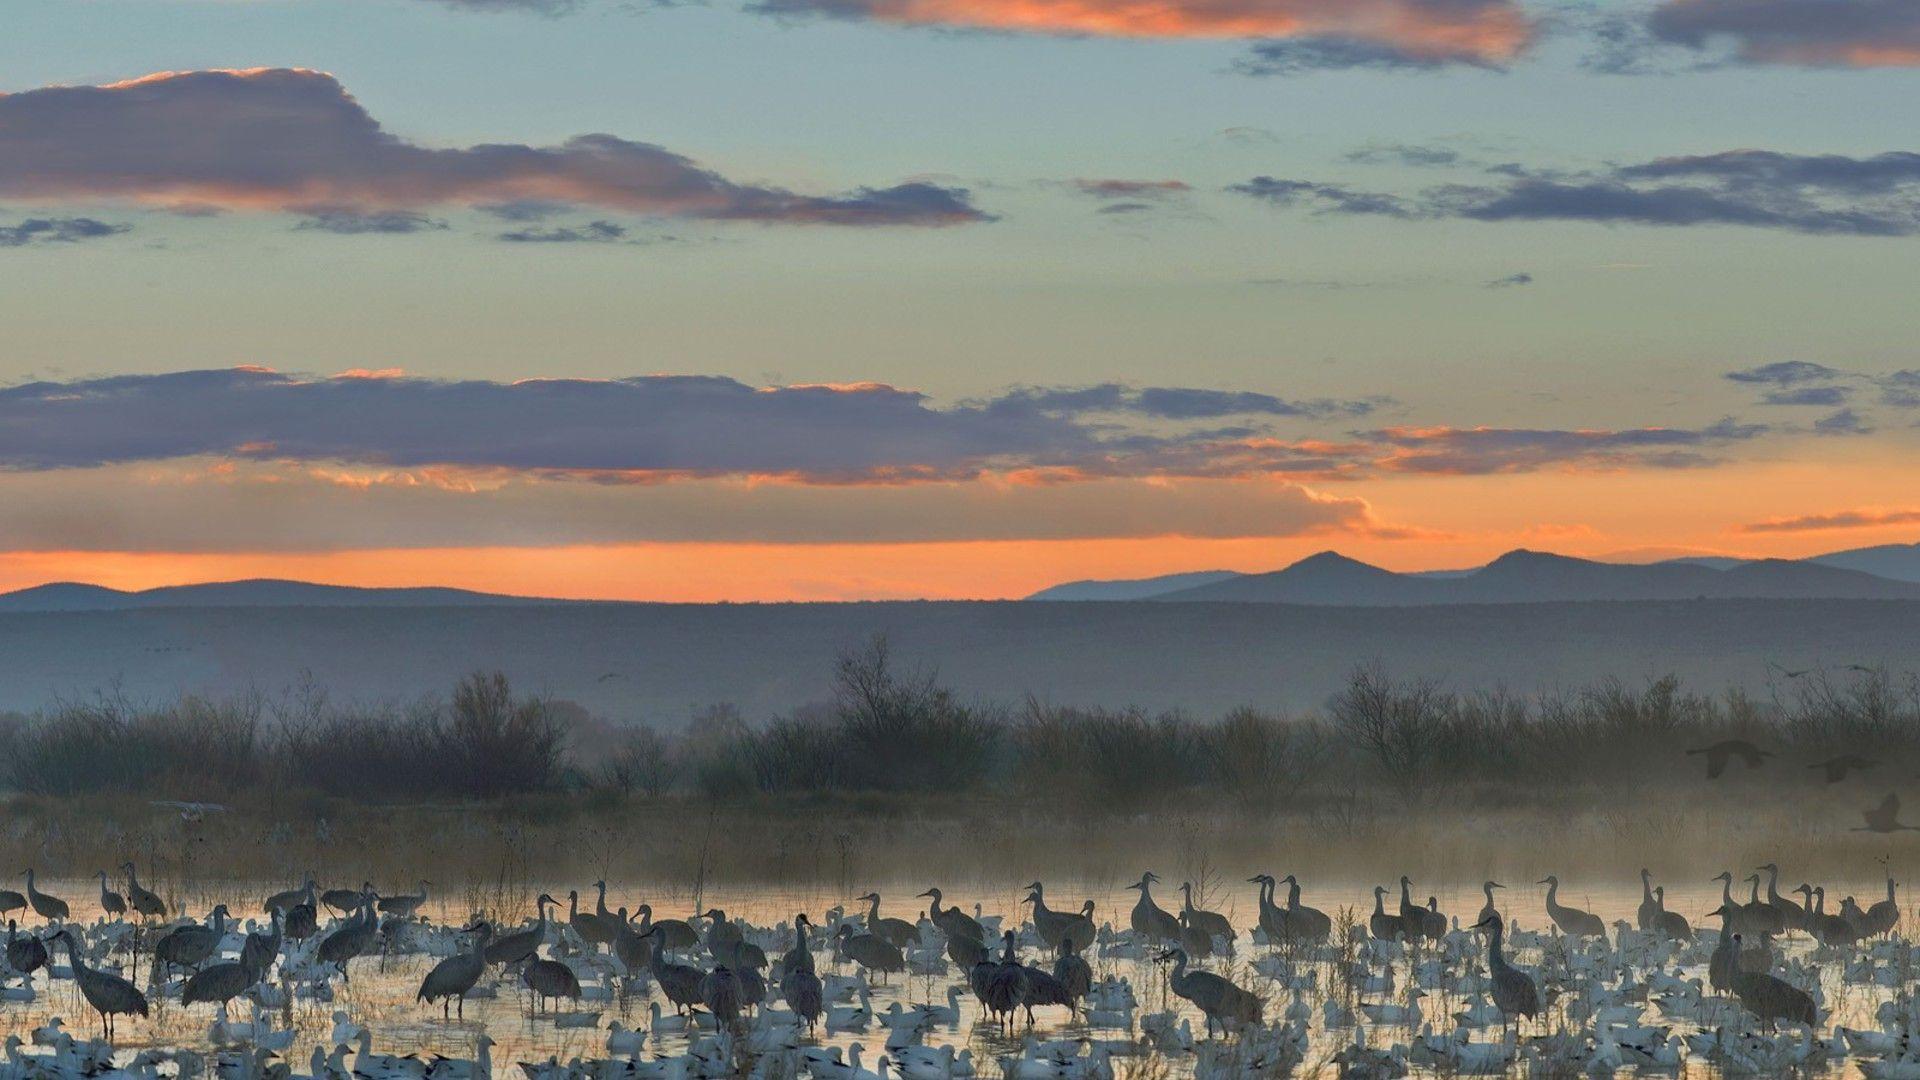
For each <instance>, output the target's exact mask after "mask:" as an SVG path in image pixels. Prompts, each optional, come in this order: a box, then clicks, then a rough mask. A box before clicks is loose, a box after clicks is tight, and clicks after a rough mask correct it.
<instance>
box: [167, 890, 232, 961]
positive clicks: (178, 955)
mask: <svg viewBox="0 0 1920 1080" xmlns="http://www.w3.org/2000/svg"><path fill="white" fill-rule="evenodd" d="M208 918H210V919H211V920H212V925H202V924H200V923H194V924H191V925H188V926H182V927H179V928H178V929H175V930H173V931H171V932H170V933H168V934H167V935H166V936H165V937H162V938H161V939H160V940H158V941H156V942H154V944H153V959H154V962H155V963H156V964H160V965H163V967H164V968H165V969H168V970H171V969H172V968H175V967H187V968H194V969H196V970H197V969H198V968H199V967H200V965H201V964H204V963H206V962H207V958H208V957H210V956H212V955H213V950H214V949H215V948H217V947H218V946H219V944H220V939H221V938H223V937H225V936H226V934H227V905H225V904H219V905H217V906H215V907H214V909H213V911H212V912H210V913H209V914H208Z"/></svg>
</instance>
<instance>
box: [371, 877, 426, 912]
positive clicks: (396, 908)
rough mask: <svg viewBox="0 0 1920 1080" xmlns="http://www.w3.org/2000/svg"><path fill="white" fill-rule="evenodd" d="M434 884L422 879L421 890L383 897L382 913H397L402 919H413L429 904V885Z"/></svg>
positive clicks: (380, 905)
mask: <svg viewBox="0 0 1920 1080" xmlns="http://www.w3.org/2000/svg"><path fill="white" fill-rule="evenodd" d="M432 884H433V882H431V881H422V882H420V891H419V892H417V893H400V894H399V895H397V896H383V897H381V898H380V903H379V905H378V906H379V910H380V914H382V915H397V916H399V917H400V918H402V919H411V918H413V917H414V916H415V915H418V914H420V909H421V908H423V907H425V906H426V904H427V886H429V885H432Z"/></svg>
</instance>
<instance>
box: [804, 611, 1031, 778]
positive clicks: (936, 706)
mask: <svg viewBox="0 0 1920 1080" xmlns="http://www.w3.org/2000/svg"><path fill="white" fill-rule="evenodd" d="M834 702H835V705H836V706H837V708H838V711H839V715H840V725H841V726H840V732H839V735H840V741H841V753H842V755H843V759H842V761H841V773H842V775H844V777H845V778H846V780H847V782H848V783H849V784H852V785H855V786H857V787H860V788H864V789H866V790H870V791H954V790H959V789H962V788H965V787H967V786H970V785H972V784H974V783H977V782H978V781H979V780H980V779H981V778H982V777H983V776H985V775H986V772H987V769H988V767H989V766H990V765H991V764H992V762H993V750H994V744H995V742H996V741H997V739H998V737H999V728H1000V725H999V724H998V723H996V722H995V718H994V717H992V716H989V715H987V714H985V713H983V712H982V711H981V710H979V709H978V708H976V707H973V706H969V705H964V704H962V703H960V702H959V701H957V700H955V698H954V696H953V692H952V691H950V690H948V689H947V688H946V687H943V686H941V685H940V684H939V682H938V680H937V678H936V677H935V674H934V673H933V672H932V671H931V670H928V671H921V672H915V673H902V672H900V671H899V670H898V669H896V668H895V666H894V664H893V662H892V656H891V653H890V650H889V649H888V646H887V639H886V638H885V637H884V636H876V637H874V638H873V639H871V640H870V641H869V642H868V643H867V644H866V646H865V647H864V648H861V649H857V650H849V651H847V652H844V653H842V654H841V655H840V659H839V661H838V663H837V664H836V665H835V667H834Z"/></svg>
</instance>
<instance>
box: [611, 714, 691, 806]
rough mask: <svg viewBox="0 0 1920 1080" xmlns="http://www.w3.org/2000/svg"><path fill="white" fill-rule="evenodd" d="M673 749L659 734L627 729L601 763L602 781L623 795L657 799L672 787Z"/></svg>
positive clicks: (646, 729)
mask: <svg viewBox="0 0 1920 1080" xmlns="http://www.w3.org/2000/svg"><path fill="white" fill-rule="evenodd" d="M673 763H674V753H673V747H672V745H671V744H670V743H668V742H667V740H666V739H665V738H664V737H662V736H661V734H660V733H659V732H658V731H655V730H654V729H653V728H650V727H646V726H644V725H640V724H635V725H632V726H630V727H628V728H627V729H626V730H625V731H624V732H623V733H622V735H621V737H620V740H619V742H617V743H616V744H615V745H614V747H613V748H612V749H611V750H609V751H607V754H606V758H605V760H603V761H602V762H601V763H600V781H601V783H603V784H605V785H606V786H608V787H610V788H613V789H614V790H615V791H618V792H620V793H621V794H623V795H635V794H639V795H645V796H646V797H647V798H650V799H657V798H659V797H660V796H662V795H665V794H666V793H667V792H668V790H670V789H671V788H672V787H673V774H674V764H673Z"/></svg>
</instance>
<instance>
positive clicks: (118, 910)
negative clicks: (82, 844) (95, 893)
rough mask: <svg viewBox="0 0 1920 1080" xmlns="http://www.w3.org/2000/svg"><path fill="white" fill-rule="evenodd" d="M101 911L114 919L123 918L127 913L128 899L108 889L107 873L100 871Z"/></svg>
mask: <svg viewBox="0 0 1920 1080" xmlns="http://www.w3.org/2000/svg"><path fill="white" fill-rule="evenodd" d="M100 910H101V912H102V913H104V914H106V915H109V916H111V917H113V918H116V919H118V918H121V917H123V916H125V915H126V913H127V900H126V897H124V896H121V895H120V894H119V893H117V892H114V891H113V890H112V889H110V888H108V887H107V872H106V871H105V870H102V871H100Z"/></svg>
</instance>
